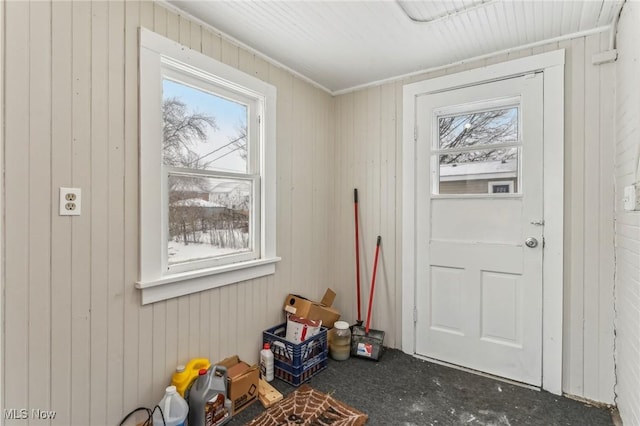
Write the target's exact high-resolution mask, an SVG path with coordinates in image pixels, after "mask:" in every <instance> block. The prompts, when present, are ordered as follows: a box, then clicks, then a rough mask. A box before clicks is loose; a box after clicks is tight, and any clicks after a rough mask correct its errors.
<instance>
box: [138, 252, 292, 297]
mask: <svg viewBox="0 0 640 426" xmlns="http://www.w3.org/2000/svg"><path fill="white" fill-rule="evenodd" d="M279 261H280V258H279V257H271V258H267V259H260V260H252V261H248V262H240V263H234V264H231V265H225V266H221V267H217V268H210V269H202V270H198V271H192V272H183V273H180V274H173V275H168V276H165V277H163V278H161V279H158V280H152V281H138V282H136V288H137V289H139V290H141V292H142V304H143V305H147V304H149V303H154V302H159V301H161V300H167V299H171V298H174V297H180V296H184V295H186V294H191V293H197V292H199V291H204V290H210V289H212V288H216V287H222V286H225V285H228V284H234V283H238V282H241V281H246V280H252V279H255V278H260V277H264V276H266V275H272V274H274V273H275V271H276V263H277V262H279Z"/></svg>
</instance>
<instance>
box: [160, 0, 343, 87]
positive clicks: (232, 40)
mask: <svg viewBox="0 0 640 426" xmlns="http://www.w3.org/2000/svg"><path fill="white" fill-rule="evenodd" d="M153 1H154V2H156V3H158V4H161V5H162V6H163V7H164V8H166V9H167V10H170V11H171V12H174V13H175V14H176V15H181V16H184V17H185V18H188V19H189V20H190V21H193V22H195V23H197V24H198V25H202V27H204V28H207V29H209V30H211V31H213V32H214V33H216V34H218V35H219V36H220V37H222V39H224V40H226V41H228V42H230V43H232V44H235V45H236V46H238V47H241V48H242V49H244V50H246V51H248V52H250V53H253V54H254V55H256V56H258V57H260V58H262V59H264V60H265V61H267V62H269V63H271V64H272V65H275V66H277V67H279V68H282V69H284V70H286V71H287V72H289V73H291V74H293V75H294V76H296V77H298V78H300V79H301V80H304V81H306V82H307V83H309V84H311V85H312V86H314V87H316V88H318V89H320V90H322V91H325V92H327V93H329V94H330V95H333V92H332V91H331V90H329V89H328V88H326V87H325V86H323V85H322V84H320V83H318V82H317V81H315V80H312V79H310V78H309V77H307V76H306V75H304V74H302V73H300V72H298V71H296V70H294V69H292V68H290V67H288V66H286V65H285V64H283V63H282V62H280V61H278V60H276V59H273V58H272V57H270V56H268V55H265V54H264V53H262V52H260V51H259V50H257V49H255V48H253V47H251V46H249V45H247V44H245V43H243V42H241V41H240V40H238V39H237V38H235V37H233V36H230V35H229V34H227V33H225V32H224V31H221V30H219V29H218V28H216V27H214V26H213V25H211V24H209V23H207V22H205V21H203V20H202V19H200V18H198V17H197V16H194V15H192V14H190V13H188V12H185V11H184V10H182V9H180V8H179V7H177V6H174V5H173V4H171V3H169V2H168V1H167V0H153Z"/></svg>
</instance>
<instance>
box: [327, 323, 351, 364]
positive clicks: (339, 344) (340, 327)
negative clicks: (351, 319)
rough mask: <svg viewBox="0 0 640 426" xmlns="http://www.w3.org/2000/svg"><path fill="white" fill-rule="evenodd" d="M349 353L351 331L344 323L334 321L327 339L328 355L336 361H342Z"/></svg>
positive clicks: (347, 324)
mask: <svg viewBox="0 0 640 426" xmlns="http://www.w3.org/2000/svg"><path fill="white" fill-rule="evenodd" d="M350 353H351V331H350V330H349V323H347V322H346V321H336V322H335V324H333V330H331V336H330V338H329V354H330V355H331V358H333V359H335V360H336V361H344V360H345V359H348V358H349V354H350Z"/></svg>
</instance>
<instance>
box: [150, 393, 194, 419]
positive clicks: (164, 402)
mask: <svg viewBox="0 0 640 426" xmlns="http://www.w3.org/2000/svg"><path fill="white" fill-rule="evenodd" d="M158 406H160V408H161V409H162V415H164V423H163V421H162V415H161V414H160V410H158V409H156V410H155V411H154V412H153V426H162V425H166V426H185V425H186V421H187V415H188V414H189V405H188V404H187V401H185V400H184V398H183V397H181V396H180V394H178V392H177V391H176V387H175V386H169V387H167V389H166V390H165V392H164V396H163V397H162V399H161V400H160V402H159V403H158Z"/></svg>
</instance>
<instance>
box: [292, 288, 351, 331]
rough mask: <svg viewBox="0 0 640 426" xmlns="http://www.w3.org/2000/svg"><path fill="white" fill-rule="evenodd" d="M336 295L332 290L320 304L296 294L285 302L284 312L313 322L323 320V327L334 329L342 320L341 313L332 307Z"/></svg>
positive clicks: (326, 293) (329, 290)
mask: <svg viewBox="0 0 640 426" xmlns="http://www.w3.org/2000/svg"><path fill="white" fill-rule="evenodd" d="M335 298H336V293H335V292H334V291H333V290H331V289H330V288H328V289H327V291H326V292H325V293H324V297H323V298H322V300H321V301H320V302H314V301H312V300H309V299H307V298H305V297H302V296H298V295H296V294H289V295H287V298H286V299H285V300H284V310H285V311H286V312H288V313H290V314H294V315H297V316H299V317H303V318H308V319H312V320H322V326H323V327H327V328H332V327H333V323H334V322H336V321H338V320H339V319H340V312H338V311H336V310H335V309H334V308H332V307H331V305H332V304H333V301H334V299H335Z"/></svg>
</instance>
